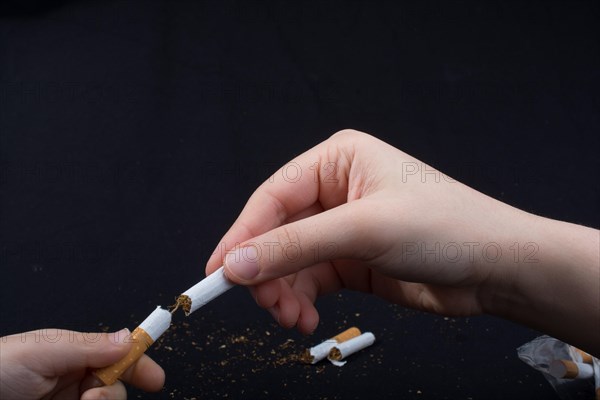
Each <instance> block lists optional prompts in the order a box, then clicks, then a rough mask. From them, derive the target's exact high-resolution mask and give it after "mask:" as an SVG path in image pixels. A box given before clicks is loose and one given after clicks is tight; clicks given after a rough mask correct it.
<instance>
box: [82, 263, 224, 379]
mask: <svg viewBox="0 0 600 400" xmlns="http://www.w3.org/2000/svg"><path fill="white" fill-rule="evenodd" d="M223 271H224V270H223V267H221V268H219V269H218V270H216V271H215V272H214V273H212V274H210V275H209V276H207V277H206V278H204V279H203V280H201V281H200V282H198V283H197V284H196V285H194V286H192V287H191V288H190V289H188V290H186V291H185V292H183V294H181V295H180V296H179V297H178V298H177V302H176V303H175V305H174V306H172V309H171V312H169V311H167V310H165V309H163V308H161V307H160V306H159V307H157V308H156V310H154V311H153V312H152V313H151V314H150V315H149V316H148V317H147V318H146V319H145V320H144V321H143V322H142V323H141V324H140V326H138V327H137V328H136V329H135V330H134V331H133V332H132V333H131V335H130V336H129V337H128V339H127V340H129V341H132V342H134V345H133V347H132V348H131V351H129V353H128V354H127V355H126V356H125V357H124V358H123V359H121V360H120V361H118V362H116V363H115V364H113V365H110V366H108V367H105V368H102V369H99V370H96V371H95V372H94V375H96V377H97V378H98V379H99V380H100V382H102V383H103V384H104V385H112V384H113V383H115V382H116V381H117V379H119V377H120V376H121V375H122V374H123V372H125V371H126V370H127V368H129V367H130V366H131V365H133V364H134V363H135V362H136V361H137V360H139V359H140V357H141V356H142V354H144V352H145V351H146V350H147V349H148V348H149V347H150V346H151V345H152V343H154V342H155V341H156V340H158V338H159V337H160V336H161V335H162V334H163V333H164V332H165V331H166V330H167V329H168V328H169V326H170V325H171V314H173V313H174V312H175V311H176V310H177V309H178V308H179V307H181V308H182V309H183V311H184V312H185V315H186V316H188V315H190V314H191V313H193V312H194V311H196V310H197V309H199V308H200V307H202V306H203V305H205V304H207V303H208V302H210V301H211V300H213V299H215V298H216V297H218V296H220V295H222V294H223V293H225V292H226V291H228V290H229V289H231V288H232V287H233V286H235V285H234V284H233V283H231V282H230V281H229V280H228V279H227V278H226V277H225V274H224V273H223Z"/></svg>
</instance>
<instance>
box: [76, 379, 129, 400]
mask: <svg viewBox="0 0 600 400" xmlns="http://www.w3.org/2000/svg"><path fill="white" fill-rule="evenodd" d="M98 399H110V400H126V399H127V389H125V385H123V382H121V381H116V382H115V383H113V384H112V385H110V386H102V387H95V388H92V389H89V390H86V391H85V392H83V394H82V395H81V400H98Z"/></svg>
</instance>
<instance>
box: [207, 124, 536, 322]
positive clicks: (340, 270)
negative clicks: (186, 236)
mask: <svg viewBox="0 0 600 400" xmlns="http://www.w3.org/2000/svg"><path fill="white" fill-rule="evenodd" d="M286 174H287V175H286ZM288 175H289V176H288ZM527 216H528V214H526V213H524V212H522V211H519V210H517V209H515V208H513V207H510V206H508V205H506V204H504V203H501V202H499V201H496V200H494V199H491V198H490V197H487V196H485V195H483V194H481V193H479V192H477V191H475V190H473V189H471V188H469V187H467V186H465V185H463V184H461V183H459V182H456V181H454V180H452V179H450V178H449V177H447V176H444V175H442V174H441V173H440V172H438V171H436V170H434V169H433V168H431V167H428V166H426V165H425V164H423V163H422V162H420V161H418V160H417V159H415V158H413V157H411V156H409V155H408V154H405V153H403V152H402V151H400V150H398V149H396V148H394V147H392V146H390V145H388V144H386V143H384V142H382V141H380V140H378V139H376V138H374V137H372V136H369V135H367V134H363V133H360V132H356V131H343V132H341V133H338V134H336V135H334V136H333V137H331V138H330V139H328V140H326V141H325V142H323V143H321V144H319V145H317V146H316V147H314V148H313V149H311V150H309V151H307V152H305V153H304V154H302V155H300V156H299V157H297V158H296V159H294V160H293V161H292V162H290V163H289V164H286V166H284V167H283V168H282V169H280V170H279V171H278V172H277V173H275V175H274V176H273V177H271V178H270V179H269V180H267V181H266V182H265V183H263V184H262V185H261V186H260V187H259V188H258V189H257V190H256V192H255V193H254V194H253V195H252V197H251V198H250V199H249V200H248V203H247V204H246V207H245V208H244V210H243V211H242V213H241V215H240V216H239V218H238V219H237V220H236V221H235V223H234V224H233V226H232V227H231V229H230V230H229V231H228V232H227V233H226V234H225V236H224V237H223V239H222V240H221V246H222V247H223V248H218V250H223V249H224V250H226V251H229V250H231V249H232V248H233V247H234V246H236V245H237V244H239V246H237V250H236V251H237V252H238V253H230V254H229V255H228V257H227V259H226V260H225V271H226V274H227V276H228V277H229V278H230V279H231V280H232V281H234V282H236V283H240V284H244V285H253V288H252V291H253V294H254V296H255V298H256V301H257V302H258V304H259V305H261V306H263V307H265V308H267V309H269V310H270V311H271V313H272V314H274V316H275V317H276V318H277V319H278V320H279V322H280V323H281V324H282V325H283V326H293V325H295V324H296V323H297V325H298V327H299V329H300V330H301V331H303V332H310V331H312V330H313V329H314V328H315V327H316V325H317V323H318V314H317V312H316V310H315V308H314V306H313V302H314V300H315V298H316V297H317V296H318V295H320V294H323V293H328V292H331V291H335V290H338V289H340V288H343V287H345V288H349V289H354V290H360V291H364V292H370V293H374V294H376V295H379V296H381V297H383V298H385V299H387V300H389V301H392V302H395V303H399V304H402V305H405V306H409V307H412V308H417V309H421V310H425V311H432V312H436V313H441V314H446V315H472V314H479V313H481V312H482V306H481V302H480V300H479V298H478V290H479V288H480V285H481V284H482V283H483V282H484V281H485V280H486V279H488V278H489V276H490V274H491V273H492V263H487V262H485V261H486V260H485V256H486V254H485V253H484V254H482V250H481V246H483V245H484V244H485V243H499V242H501V243H502V244H504V242H506V241H507V240H508V237H510V236H511V235H512V233H513V232H514V231H515V227H516V226H515V225H519V221H520V220H526V219H527V218H528V217H527ZM507 221H511V224H512V226H511V227H510V228H509V227H507ZM521 225H523V224H521ZM465 243H467V244H465ZM448 246H450V247H448ZM469 246H470V247H471V248H470V249H469ZM444 247H446V248H444ZM477 247H479V248H477ZM256 250H258V252H259V254H256V253H255V252H256ZM284 250H287V253H286V251H284ZM469 250H471V251H470V254H469ZM488 250H489V251H490V252H491V251H492V250H494V249H491V250H490V249H488ZM428 251H429V252H430V253H431V254H429V253H428ZM444 251H446V253H448V254H447V256H448V257H446V258H447V260H443V259H441V258H444V257H440V255H443V252H444ZM239 252H241V254H240V253H239ZM436 252H437V254H434V253H436ZM458 252H461V253H462V254H458ZM440 253H441V254H440ZM222 257H223V253H221V252H220V251H216V252H215V253H214V254H213V255H212V257H211V258H210V260H209V262H208V264H207V268H206V272H207V274H208V273H211V272H212V271H214V270H215V269H216V268H217V267H219V266H220V265H221V263H222V261H223V260H222ZM254 258H256V259H257V262H254V263H252V262H249V260H251V259H254ZM235 260H237V261H238V262H237V263H236V262H234V261H235ZM277 278H279V279H277Z"/></svg>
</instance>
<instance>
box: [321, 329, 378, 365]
mask: <svg viewBox="0 0 600 400" xmlns="http://www.w3.org/2000/svg"><path fill="white" fill-rule="evenodd" d="M373 343H375V335H373V334H372V333H371V332H365V333H363V334H362V335H360V336H357V337H355V338H352V339H350V340H347V341H345V342H342V343H340V344H338V345H336V346H334V347H333V348H332V349H331V350H330V351H329V356H328V357H327V359H328V360H329V361H331V362H332V363H333V364H334V365H337V366H338V367H341V366H343V365H344V364H346V362H345V361H342V360H343V359H344V358H346V357H348V356H349V355H351V354H354V353H356V352H357V351H360V350H362V349H364V348H366V347H369V346H370V345H372V344H373Z"/></svg>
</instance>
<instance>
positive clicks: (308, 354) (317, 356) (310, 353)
mask: <svg viewBox="0 0 600 400" xmlns="http://www.w3.org/2000/svg"><path fill="white" fill-rule="evenodd" d="M358 335H360V329H358V328H357V327H355V326H353V327H352V328H348V329H346V330H345V331H343V332H341V333H339V334H337V335H335V336H334V337H332V338H331V339H327V340H325V341H324V342H323V343H321V344H318V345H316V346H315V347H311V348H310V349H307V350H305V351H304V353H303V354H302V356H301V357H300V359H301V360H302V362H304V363H306V364H316V363H318V362H319V361H321V360H323V359H324V358H326V357H327V355H328V354H329V351H331V349H332V348H333V347H334V346H335V345H336V344H339V343H342V342H345V341H347V340H350V339H352V338H354V337H357V336H358Z"/></svg>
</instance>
